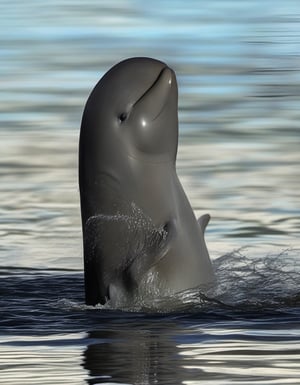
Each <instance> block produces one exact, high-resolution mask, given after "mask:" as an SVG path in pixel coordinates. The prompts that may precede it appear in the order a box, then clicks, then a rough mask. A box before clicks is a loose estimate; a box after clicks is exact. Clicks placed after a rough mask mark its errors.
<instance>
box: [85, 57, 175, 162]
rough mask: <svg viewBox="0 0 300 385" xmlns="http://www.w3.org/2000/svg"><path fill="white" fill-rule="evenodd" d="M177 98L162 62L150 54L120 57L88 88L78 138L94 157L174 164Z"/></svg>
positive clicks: (172, 78) (170, 73)
mask: <svg viewBox="0 0 300 385" xmlns="http://www.w3.org/2000/svg"><path fill="white" fill-rule="evenodd" d="M177 102H178V91H177V82H176V77H175V74H174V72H173V70H172V69H170V68H169V67H168V66H167V65H166V64H165V63H163V62H161V61H158V60H155V59H150V58H131V59H127V60H124V61H122V62H120V63H119V64H117V65H115V66H114V67H112V68H111V69H110V70H109V71H108V72H107V73H106V74H105V75H104V76H103V78H102V79H101V80H100V81H99V82H98V84H97V85H96V86H95V88H94V89H93V91H92V92H91V94H90V96H89V99H88V101H87V103H86V106H85V110H84V114H83V119H82V126H81V139H84V142H86V143H87V146H88V148H89V153H90V156H93V155H92V154H93V153H94V155H95V156H97V157H98V156H99V154H101V155H100V156H101V159H100V161H103V160H104V159H106V160H108V162H109V161H110V159H111V157H112V156H114V155H115V154H116V152H117V153H118V154H121V153H122V154H123V156H124V157H125V158H126V157H128V156H129V157H133V158H137V159H144V160H145V159H146V160H148V161H151V160H153V161H154V162H157V161H174V162H175V159H176V153H177V144H178V114H177ZM82 141H83V140H82ZM120 156H121V155H120ZM123 161H124V159H123ZM93 163H94V164H95V162H93ZM96 163H98V162H97V161H96Z"/></svg>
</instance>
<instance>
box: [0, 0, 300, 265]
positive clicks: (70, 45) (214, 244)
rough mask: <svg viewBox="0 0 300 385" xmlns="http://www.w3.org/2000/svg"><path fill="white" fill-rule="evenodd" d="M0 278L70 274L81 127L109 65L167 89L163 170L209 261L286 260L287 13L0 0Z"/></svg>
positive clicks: (291, 46) (297, 115)
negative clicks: (247, 256)
mask: <svg viewBox="0 0 300 385" xmlns="http://www.w3.org/2000/svg"><path fill="white" fill-rule="evenodd" d="M0 20H1V22H0V84H1V88H0V178H1V179H0V181H1V182H0V265H1V266H2V267H5V266H20V267H35V268H42V269H56V268H57V269H63V268H71V269H75V270H81V269H82V246H81V227H80V226H81V223H80V210H79V191H78V184H77V166H78V165H77V153H78V138H79V129H80V121H81V115H82V111H83V108H84V104H85V102H86V99H87V97H88V95H89V93H90V91H91V89H92V88H93V87H94V85H95V83H96V82H97V81H98V80H99V78H100V77H101V76H102V75H103V74H104V73H105V72H106V71H107V70H108V69H109V68H110V67H111V66H112V65H114V64H116V63H117V62H119V61H120V60H122V59H124V58H127V57H132V56H150V57H154V58H157V59H160V60H162V61H165V62H166V63H167V64H168V65H169V66H170V67H172V68H173V69H174V70H175V72H176V74H177V79H178V85H179V120H180V142H179V152H178V162H177V169H178V174H179V176H180V179H181V181H182V183H183V185H184V188H185V190H186V192H187V195H188V197H189V199H190V201H191V203H192V206H193V208H194V210H195V212H196V214H197V215H200V214H203V213H205V212H209V213H210V214H211V216H212V220H211V223H210V225H209V226H208V230H207V243H208V248H209V250H210V253H211V255H212V257H213V258H216V257H218V256H220V255H223V254H225V253H228V252H232V251H233V250H236V249H240V248H241V247H242V248H245V247H246V248H247V250H248V253H251V254H253V255H266V254H268V253H274V252H275V253H279V252H281V251H282V250H292V249H295V248H297V247H299V232H300V194H299V191H300V171H299V170H300V167H299V166H300V165H299V163H300V162H299V161H300V151H299V150H300V128H299V122H300V109H299V101H300V60H299V59H300V3H299V1H297V0H285V1H277V0H251V1H250V0H245V1H235V0H213V1H208V2H204V1H196V0H186V1H176V0H166V1H158V0H152V1H151V2H150V1H143V0H109V1H108V0H103V1H98V0H97V1H96V0H88V1H85V2H82V1H79V0H72V1H70V0H61V1H56V0H53V1H51V2H44V1H38V0H36V1H34V0H28V1H27V2H24V1H17V0H10V1H5V0H2V1H1V4H0Z"/></svg>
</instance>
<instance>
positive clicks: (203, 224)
mask: <svg viewBox="0 0 300 385" xmlns="http://www.w3.org/2000/svg"><path fill="white" fill-rule="evenodd" d="M209 221H210V215H209V214H204V215H202V216H201V217H200V218H198V223H199V226H200V228H201V231H202V233H203V235H204V232H205V229H206V226H207V225H208V222H209Z"/></svg>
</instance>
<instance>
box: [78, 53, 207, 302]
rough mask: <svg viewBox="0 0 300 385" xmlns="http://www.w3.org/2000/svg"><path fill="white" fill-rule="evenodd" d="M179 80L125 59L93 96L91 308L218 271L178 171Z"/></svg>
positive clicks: (87, 240)
mask: <svg viewBox="0 0 300 385" xmlns="http://www.w3.org/2000/svg"><path fill="white" fill-rule="evenodd" d="M177 103H178V91H177V82H176V76H175V73H174V71H173V70H172V69H170V68H169V67H168V66H167V65H166V64H165V63H162V62H160V61H158V60H155V59H151V58H132V59H127V60H125V61H123V62H121V63H119V64H117V65H116V66H114V67H113V68H112V69H110V70H109V71H108V72H107V73H106V74H105V75H104V76H103V78H102V79H101V80H100V81H99V82H98V83H97V85H96V86H95V88H94V89H93V91H92V92H91V94H90V96H89V98H88V100H87V103H86V106H85V109H84V113H83V117H82V123H81V131H80V143H79V187H80V201H81V217H82V231H83V245H84V270H85V294H86V303H87V304H91V305H95V304H97V303H101V304H104V303H105V302H106V301H108V300H111V301H112V302H113V303H119V302H120V301H121V302H122V301H123V302H124V301H127V302H130V301H133V299H135V300H136V298H142V297H143V296H145V295H148V296H150V297H151V296H157V295H160V296H164V295H172V293H177V292H179V291H182V290H186V289H190V288H194V287H197V286H199V285H203V284H209V283H210V282H212V281H213V280H214V273H213V269H212V265H211V262H210V259H209V254H208V251H207V247H206V244H205V241H204V230H205V228H206V225H207V223H208V221H209V218H210V217H209V216H208V215H205V216H203V217H201V218H200V219H199V222H197V220H196V218H195V216H194V213H193V210H192V208H191V206H190V204H189V202H188V199H187V197H186V195H185V193H184V191H183V188H182V186H181V184H180V181H179V179H178V177H177V174H176V168H175V161H176V154H177V146H178V112H177Z"/></svg>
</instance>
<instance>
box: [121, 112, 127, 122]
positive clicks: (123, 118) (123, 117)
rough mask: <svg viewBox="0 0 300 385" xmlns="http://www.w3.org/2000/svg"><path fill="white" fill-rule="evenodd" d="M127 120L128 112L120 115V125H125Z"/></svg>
mask: <svg viewBox="0 0 300 385" xmlns="http://www.w3.org/2000/svg"><path fill="white" fill-rule="evenodd" d="M126 118H127V113H126V112H122V113H121V114H120V115H119V122H120V123H123V122H124V121H125V120H126Z"/></svg>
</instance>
